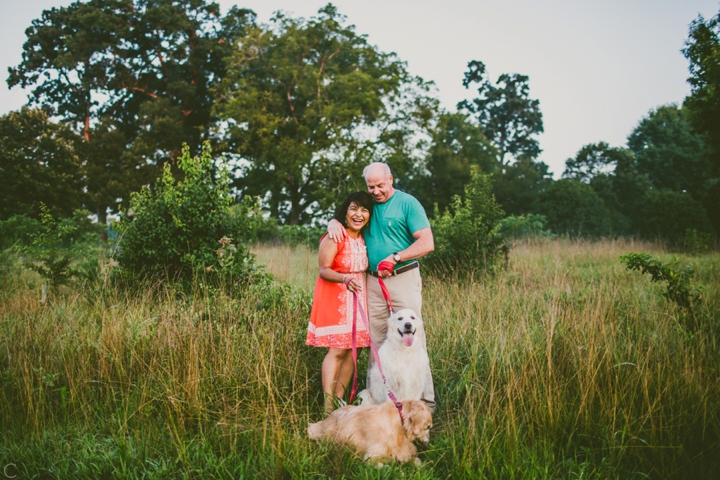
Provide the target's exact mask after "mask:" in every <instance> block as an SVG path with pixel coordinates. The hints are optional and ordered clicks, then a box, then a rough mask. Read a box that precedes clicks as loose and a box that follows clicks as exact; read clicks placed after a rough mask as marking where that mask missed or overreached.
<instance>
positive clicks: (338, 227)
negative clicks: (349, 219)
mask: <svg viewBox="0 0 720 480" xmlns="http://www.w3.org/2000/svg"><path fill="white" fill-rule="evenodd" d="M327 232H328V237H330V239H331V240H332V241H333V242H335V243H340V242H342V240H343V238H344V237H345V235H347V232H346V231H345V227H343V224H342V223H340V222H338V221H337V220H335V219H334V218H333V219H332V220H330V222H328V226H327Z"/></svg>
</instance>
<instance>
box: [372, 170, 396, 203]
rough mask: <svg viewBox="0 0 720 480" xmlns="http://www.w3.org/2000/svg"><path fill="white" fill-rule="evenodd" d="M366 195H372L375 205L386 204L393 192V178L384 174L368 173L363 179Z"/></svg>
mask: <svg viewBox="0 0 720 480" xmlns="http://www.w3.org/2000/svg"><path fill="white" fill-rule="evenodd" d="M365 183H367V188H368V193H369V194H370V195H372V197H373V198H374V199H375V201H376V202H377V203H385V202H387V201H388V200H389V199H390V197H391V196H392V194H393V193H394V192H395V189H394V188H393V177H392V175H387V176H386V174H385V173H384V172H370V174H369V175H368V176H367V177H366V178H365Z"/></svg>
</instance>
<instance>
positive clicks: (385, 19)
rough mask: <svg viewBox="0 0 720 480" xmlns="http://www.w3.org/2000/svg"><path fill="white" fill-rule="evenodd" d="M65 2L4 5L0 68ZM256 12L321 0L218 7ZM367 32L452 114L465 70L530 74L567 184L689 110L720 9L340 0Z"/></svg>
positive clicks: (8, 94)
mask: <svg viewBox="0 0 720 480" xmlns="http://www.w3.org/2000/svg"><path fill="white" fill-rule="evenodd" d="M70 3H71V2H70V1H67V0H54V1H53V0H0V14H1V15H0V41H1V42H2V45H3V48H2V50H1V51H0V67H2V71H3V74H4V78H7V73H6V72H7V68H8V67H9V66H14V65H17V64H18V63H19V62H20V60H21V51H22V44H23V43H24V41H25V34H24V30H25V28H27V27H28V26H29V25H30V22H31V21H32V19H34V18H38V17H39V16H40V15H41V13H42V11H43V10H44V9H48V8H52V7H60V6H65V5H69V4H70ZM219 3H220V4H221V6H222V12H223V13H225V12H227V10H228V9H229V7H230V6H231V5H233V4H237V5H239V6H241V7H246V8H250V9H252V10H254V11H255V12H256V13H257V14H258V20H259V21H260V22H263V23H265V22H267V21H268V20H269V19H270V16H271V15H272V13H273V12H274V11H277V10H283V11H285V12H288V13H293V14H294V15H295V16H303V17H309V16H312V15H314V14H316V13H317V10H318V9H319V8H320V7H322V6H323V5H325V4H326V2H325V1H316V0H262V1H261V0H246V1H240V2H238V1H236V0H220V1H219ZM333 3H334V4H335V5H336V6H337V7H338V10H339V11H340V13H342V14H344V15H346V16H347V21H348V23H350V24H354V25H355V26H356V31H357V32H358V33H362V34H367V36H368V39H369V41H370V43H371V44H373V45H376V46H377V47H378V48H379V49H380V50H382V51H384V52H395V53H396V54H397V55H398V57H399V58H400V59H402V60H404V61H406V62H407V64H408V69H409V70H410V72H411V73H412V74H415V75H420V76H421V77H423V78H424V79H426V80H432V81H434V82H435V84H436V85H437V89H438V95H439V98H440V100H441V102H442V105H443V107H445V108H447V109H449V110H454V109H455V105H456V104H457V102H459V101H460V100H463V99H465V98H472V96H473V94H474V92H473V91H470V90H465V89H464V88H463V86H462V78H463V73H464V71H465V69H466V66H467V62H469V61H470V60H481V61H483V62H484V63H485V65H486V66H487V69H488V73H489V74H490V76H491V77H492V79H493V81H494V80H496V79H497V77H498V76H500V75H501V74H503V73H521V74H524V75H528V76H529V77H530V95H531V97H532V98H536V99H538V100H540V109H541V110H542V113H543V119H544V122H545V133H544V134H542V135H541V136H540V137H539V140H540V147H541V148H542V149H543V153H542V154H541V155H540V160H542V161H544V162H545V163H547V164H548V165H550V169H551V170H552V171H553V172H554V173H555V176H556V177H557V176H559V175H560V174H561V173H562V171H563V168H564V164H565V160H566V159H567V158H568V157H572V156H574V155H575V153H576V152H577V151H578V150H579V149H580V147H582V146H583V145H585V144H588V143H595V142H599V141H605V142H608V143H610V144H611V145H613V146H620V145H624V144H625V141H626V138H627V136H628V134H630V132H631V131H632V129H633V128H634V127H635V125H637V123H638V122H639V121H640V119H641V118H642V117H643V116H645V115H646V114H647V113H648V111H649V110H650V109H652V108H656V107H658V106H660V105H663V104H667V103H677V104H681V103H682V101H683V99H684V98H685V96H686V95H687V94H688V93H689V92H690V88H689V86H688V84H687V82H686V80H687V77H688V68H687V67H688V63H687V60H686V59H685V58H684V57H683V55H682V52H681V49H682V48H683V45H684V42H685V40H686V39H687V34H688V25H689V24H690V22H692V21H693V20H694V19H695V18H697V16H698V14H702V15H703V16H704V17H706V18H709V17H712V16H713V15H716V14H717V13H718V9H719V4H718V1H717V0H603V1H593V2H591V1H588V0H544V1H542V2H539V1H537V0H534V1H533V0H504V1H499V0H495V1H484V2H483V1H468V0H465V1H461V0H444V1H437V0H413V1H409V0H382V1H380V0H364V1H358V0H354V1H351V0H338V1H335V2H333ZM26 95H27V92H23V91H22V90H20V89H18V88H14V89H13V90H12V91H10V90H8V88H7V84H6V83H4V82H3V86H2V87H1V88H0V113H6V112H8V111H10V110H15V109H18V108H20V107H21V106H22V105H23V104H24V103H25V101H26Z"/></svg>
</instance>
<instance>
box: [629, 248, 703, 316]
mask: <svg viewBox="0 0 720 480" xmlns="http://www.w3.org/2000/svg"><path fill="white" fill-rule="evenodd" d="M620 260H621V261H622V262H623V263H625V265H626V267H627V269H628V270H639V271H640V273H642V274H645V273H648V274H650V278H651V280H652V281H653V282H665V283H666V290H665V292H664V293H663V296H664V297H665V298H666V299H668V300H669V301H671V302H673V303H675V304H677V305H678V306H679V307H681V308H683V309H684V310H685V311H686V312H687V313H688V315H689V316H690V318H691V319H694V317H695V313H696V307H697V306H698V305H699V302H700V298H701V293H700V291H699V290H698V289H696V288H695V287H693V285H692V278H693V276H694V275H695V271H694V269H693V268H692V266H691V265H685V266H684V267H680V265H679V262H678V261H677V260H676V261H675V262H673V263H662V262H661V261H660V260H658V259H656V258H653V257H651V256H650V255H648V254H647V253H629V254H627V255H623V256H621V257H620Z"/></svg>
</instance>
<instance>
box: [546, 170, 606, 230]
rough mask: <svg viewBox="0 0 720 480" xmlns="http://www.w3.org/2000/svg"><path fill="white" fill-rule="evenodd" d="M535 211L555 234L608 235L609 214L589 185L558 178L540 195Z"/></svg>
mask: <svg viewBox="0 0 720 480" xmlns="http://www.w3.org/2000/svg"><path fill="white" fill-rule="evenodd" d="M536 211H537V212H538V213H540V214H542V215H545V216H546V217H547V220H548V226H549V227H550V230H552V231H553V232H555V233H557V234H568V235H573V236H584V237H597V236H601V235H607V234H609V233H610V232H611V217H610V212H609V211H608V209H607V207H605V204H604V202H603V200H602V199H601V198H600V197H599V196H598V194H597V193H595V191H594V190H593V188H592V187H591V186H590V185H587V184H586V183H582V182H579V181H577V180H570V179H561V180H558V181H557V182H554V183H553V184H552V185H551V186H550V188H548V189H547V191H545V192H543V193H542V194H541V195H540V196H539V198H538V203H537V206H536Z"/></svg>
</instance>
